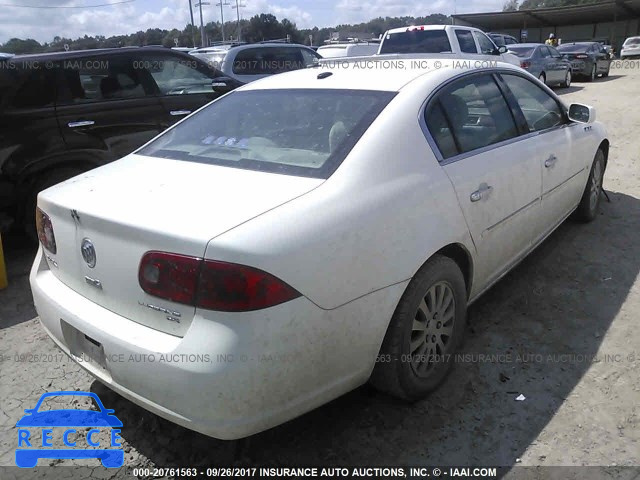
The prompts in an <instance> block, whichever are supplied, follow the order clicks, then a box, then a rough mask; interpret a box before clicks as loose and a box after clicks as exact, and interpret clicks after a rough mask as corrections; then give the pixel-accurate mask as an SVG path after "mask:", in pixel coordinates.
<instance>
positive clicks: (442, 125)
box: [425, 75, 518, 159]
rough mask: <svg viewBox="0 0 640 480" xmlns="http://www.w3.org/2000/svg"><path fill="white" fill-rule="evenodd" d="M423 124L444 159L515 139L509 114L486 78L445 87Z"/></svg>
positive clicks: (491, 79) (430, 107)
mask: <svg viewBox="0 0 640 480" xmlns="http://www.w3.org/2000/svg"><path fill="white" fill-rule="evenodd" d="M425 120H426V124H427V128H428V129H429V132H430V133H431V136H432V137H433V139H434V140H435V142H436V144H437V146H438V149H439V150H440V153H441V154H442V156H443V158H445V159H447V158H450V157H452V156H454V155H458V154H461V153H466V152H470V151H473V150H476V149H479V148H483V147H486V146H489V145H493V144H495V143H499V142H502V141H505V140H508V139H510V138H514V137H517V136H518V129H517V127H516V123H515V120H514V118H513V115H512V113H511V110H510V108H509V106H508V104H507V102H506V100H505V99H504V97H503V96H502V93H501V92H500V89H499V88H498V86H497V85H496V83H495V81H494V80H493V77H491V76H490V75H481V76H473V77H471V78H465V79H462V80H459V81H457V82H455V83H454V84H452V85H451V86H449V87H447V88H446V89H445V90H444V91H443V92H442V93H441V94H439V95H438V96H437V97H436V99H435V101H434V102H433V103H432V104H431V105H430V106H429V108H427V109H426V110H425Z"/></svg>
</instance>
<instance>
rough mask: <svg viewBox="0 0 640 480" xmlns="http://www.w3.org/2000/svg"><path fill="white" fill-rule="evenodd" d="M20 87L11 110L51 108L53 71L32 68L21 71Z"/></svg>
mask: <svg viewBox="0 0 640 480" xmlns="http://www.w3.org/2000/svg"><path fill="white" fill-rule="evenodd" d="M21 78H23V79H24V81H23V82H22V85H20V87H18V90H17V91H16V93H15V95H14V96H13V99H12V101H11V106H12V107H13V108H17V109H20V108H42V107H50V106H53V103H54V98H55V77H54V70H53V69H38V68H32V69H28V70H23V71H22V75H21Z"/></svg>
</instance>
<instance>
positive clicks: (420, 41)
mask: <svg viewBox="0 0 640 480" xmlns="http://www.w3.org/2000/svg"><path fill="white" fill-rule="evenodd" d="M450 51H451V44H450V43H449V38H448V37H447V33H446V32H445V31H444V30H410V31H408V32H398V33H388V34H387V35H386V37H385V39H384V41H383V42H382V46H381V47H380V53H441V52H450Z"/></svg>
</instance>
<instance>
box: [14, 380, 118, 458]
mask: <svg viewBox="0 0 640 480" xmlns="http://www.w3.org/2000/svg"><path fill="white" fill-rule="evenodd" d="M64 396H74V397H79V396H80V397H90V398H92V399H93V400H94V402H95V405H96V406H97V408H98V409H97V410H88V409H81V408H76V409H55V410H45V409H42V408H41V407H42V403H43V401H45V400H47V399H48V398H50V397H64ZM113 412H114V411H113V410H111V409H107V408H105V407H104V405H103V404H102V402H101V401H100V398H98V395H96V394H95V393H92V392H49V393H45V394H43V395H42V396H41V397H40V399H39V400H38V403H37V404H36V406H35V408H32V409H26V410H25V414H26V415H24V416H23V417H22V418H21V419H20V420H18V423H16V427H17V428H18V447H17V448H16V465H17V466H18V467H21V468H33V467H35V466H36V465H37V464H38V460H39V459H40V458H48V459H87V458H96V459H99V460H100V461H101V463H102V465H103V466H104V467H107V468H119V467H121V466H122V465H123V464H124V452H123V449H122V445H121V444H120V443H119V441H120V440H122V437H120V435H119V434H120V428H119V427H122V422H121V421H120V420H119V419H118V417H116V416H115V415H113ZM59 427H64V428H59ZM54 429H55V431H54ZM79 429H85V430H86V429H88V431H87V433H86V434H85V435H84V438H78V437H79V436H81V435H79V433H80V432H79V431H78V430H79ZM63 431H64V433H62V432H63ZM35 433H41V435H32V434H35ZM61 433H62V434H61ZM104 433H109V438H108V440H106V441H105V439H104V435H101V434H104ZM36 438H38V439H40V438H41V441H36ZM85 439H86V447H90V448H85V445H78V443H83V441H84V440H85Z"/></svg>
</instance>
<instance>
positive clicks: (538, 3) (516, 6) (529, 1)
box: [502, 0, 610, 12]
mask: <svg viewBox="0 0 640 480" xmlns="http://www.w3.org/2000/svg"><path fill="white" fill-rule="evenodd" d="M602 2H609V3H610V0H507V2H505V4H504V6H503V7H502V10H503V11H505V12H515V11H516V10H534V9H536V8H552V7H569V6H573V5H588V4H593V3H602Z"/></svg>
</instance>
